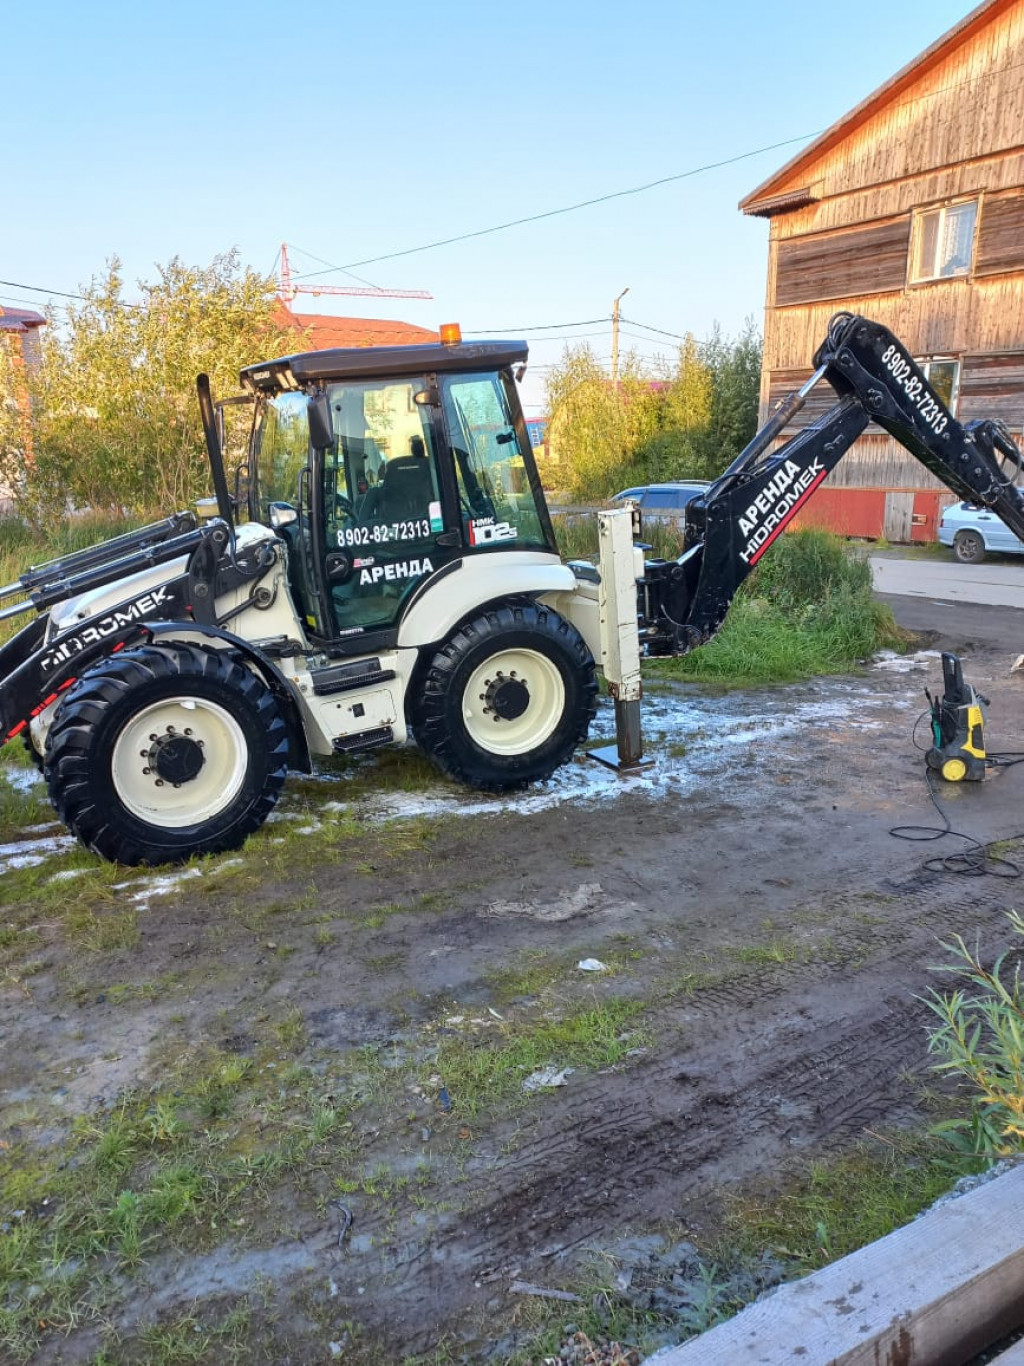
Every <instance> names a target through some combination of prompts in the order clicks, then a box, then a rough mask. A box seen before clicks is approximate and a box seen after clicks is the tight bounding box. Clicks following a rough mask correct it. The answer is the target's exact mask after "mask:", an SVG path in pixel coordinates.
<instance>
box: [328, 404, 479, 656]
mask: <svg viewBox="0 0 1024 1366" xmlns="http://www.w3.org/2000/svg"><path fill="white" fill-rule="evenodd" d="M327 395H328V401H329V403H330V408H331V418H332V424H333V429H334V444H333V447H330V448H328V449H327V450H326V451H325V452H324V453H323V463H322V467H321V471H320V477H319V478H318V479H317V481H316V482H317V485H318V489H317V492H318V494H319V495H320V507H319V509H317V522H318V527H319V530H320V537H319V538H318V539H319V541H320V547H321V548H320V555H321V557H322V572H323V579H324V583H325V598H326V601H327V607H328V611H329V613H330V617H331V634H332V635H334V636H336V637H340V638H344V639H346V640H348V639H351V640H352V644H353V647H354V648H358V645H359V640H358V637H360V636H362V635H364V634H366V633H377V632H382V631H383V632H390V631H393V630H397V626H398V621H399V619H400V617H401V615H402V612H403V610H404V606H405V604H406V602H407V601H408V600H409V598H410V597H411V595H412V594H413V593H414V592H415V590H416V588H417V586H418V585H419V584H420V583H422V582H423V580H424V579H425V578H426V577H428V576H429V575H430V574H432V573H434V572H436V570H437V569H438V568H440V567H441V565H443V564H445V563H447V562H448V560H450V559H451V558H452V557H453V556H454V555H456V554H457V553H458V549H459V545H458V542H459V538H458V525H457V520H456V518H455V516H454V510H453V503H454V499H453V498H452V497H451V495H450V494H446V492H445V487H444V480H443V478H442V471H441V466H440V459H439V452H440V447H441V441H440V437H439V432H438V429H437V426H436V423H435V420H434V417H433V416H432V409H431V406H430V404H429V401H425V400H426V399H428V389H427V384H426V381H425V380H424V378H423V377H409V378H406V379H397V380H396V379H390V380H387V381H366V380H362V381H349V382H344V383H341V382H339V383H334V384H328V386H327ZM417 398H418V399H419V401H417ZM446 508H447V509H448V511H447V514H446ZM446 532H448V533H449V534H448V535H446ZM451 533H454V534H451ZM378 644H379V642H377V641H375V642H374V647H375V648H376V647H377V646H378Z"/></svg>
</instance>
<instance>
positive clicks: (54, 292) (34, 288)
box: [0, 280, 145, 308]
mask: <svg viewBox="0 0 1024 1366" xmlns="http://www.w3.org/2000/svg"><path fill="white" fill-rule="evenodd" d="M0 285H6V286H8V288H10V289H27V290H29V291H30V292H31V293H33V294H45V295H47V296H48V297H50V298H53V297H58V298H61V299H81V300H82V302H83V303H87V304H91V303H95V302H96V300H95V299H94V298H93V299H90V298H88V297H87V296H86V295H84V294H71V293H69V292H68V290H66V289H44V288H43V286H42V285H23V284H22V283H21V282H20V281H19V280H0ZM23 302H24V303H31V302H32V300H30V299H25V300H23ZM112 302H113V303H114V305H115V307H117V308H145V304H130V303H128V302H127V301H126V300H124V299H114V300H113V301H112Z"/></svg>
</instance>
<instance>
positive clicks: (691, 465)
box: [635, 332, 712, 483]
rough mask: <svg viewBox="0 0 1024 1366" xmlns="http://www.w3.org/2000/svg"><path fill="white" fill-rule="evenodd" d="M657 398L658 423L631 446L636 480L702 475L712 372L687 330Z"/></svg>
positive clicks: (708, 420) (704, 472)
mask: <svg viewBox="0 0 1024 1366" xmlns="http://www.w3.org/2000/svg"><path fill="white" fill-rule="evenodd" d="M658 399H659V411H658V418H659V420H658V424H657V428H656V430H655V431H654V433H653V434H652V435H651V436H650V437H649V438H648V440H647V441H646V442H644V443H643V444H642V445H640V446H638V447H637V449H636V458H635V469H636V481H637V482H638V483H657V482H659V481H661V480H664V479H679V478H685V477H689V478H704V477H705V476H706V470H705V451H704V443H705V437H706V434H707V430H708V426H709V424H710V421H711V402H712V374H711V371H710V369H709V368H708V366H707V364H706V363H705V361H704V357H703V354H702V350H701V347H700V345H699V344H698V342H697V341H696V339H695V338H694V336H693V334H692V333H689V332H688V333H687V334H686V339H685V340H684V342H683V344H682V346H680V348H679V353H678V356H677V358H676V368H675V371H674V373H673V374H672V375H671V377H670V378H669V379H668V381H667V382H666V384H665V385H664V387H663V388H662V389H661V390H660V392H659V393H658Z"/></svg>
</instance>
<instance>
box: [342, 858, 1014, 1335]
mask: <svg viewBox="0 0 1024 1366" xmlns="http://www.w3.org/2000/svg"><path fill="white" fill-rule="evenodd" d="M968 886H969V896H966V897H965V895H964V887H963V885H962V882H961V880H959V879H955V878H950V877H949V876H944V875H941V874H932V873H923V874H915V875H913V876H912V877H909V878H906V879H903V880H901V881H898V882H892V881H882V882H880V883H878V884H877V885H875V886H874V887H871V888H869V889H867V890H865V889H858V890H847V891H844V892H842V893H839V894H837V895H836V896H835V897H834V898H831V899H830V900H829V904H828V907H827V911H826V910H824V909H823V907H822V904H821V902H820V900H819V901H816V902H810V903H806V904H804V905H801V906H798V907H796V908H794V910H793V913H792V916H791V920H792V923H793V924H794V925H795V926H796V927H798V928H801V927H802V928H803V929H805V930H806V928H807V926H808V925H810V926H811V927H812V928H813V931H814V935H815V936H817V937H818V938H820V939H821V940H822V941H823V944H822V946H821V947H822V952H821V953H820V955H816V954H815V953H814V948H815V938H814V936H812V937H811V938H809V939H808V940H807V947H808V954H807V956H806V957H804V958H803V959H801V960H799V961H794V962H789V963H780V964H774V965H772V966H771V969H770V970H769V971H763V970H760V971H758V970H753V971H751V970H750V969H749V968H746V969H745V970H742V971H737V972H736V974H735V975H733V976H728V977H727V978H726V979H725V980H722V981H719V982H709V983H708V985H706V986H702V987H700V989H698V990H695V991H694V992H693V993H692V994H690V995H687V994H686V992H685V990H682V991H679V992H678V993H677V994H676V995H675V996H673V995H672V993H671V989H670V988H666V995H667V997H668V999H665V998H664V997H662V998H661V999H659V1001H658V1017H659V1021H660V1022H661V1023H660V1026H659V1035H658V1039H657V1041H656V1044H655V1046H654V1049H653V1050H652V1052H651V1054H650V1055H649V1056H647V1057H640V1058H638V1059H635V1060H634V1061H633V1063H632V1065H631V1066H630V1067H629V1068H628V1069H627V1070H626V1071H624V1072H617V1073H613V1074H608V1073H604V1074H601V1073H597V1074H587V1075H574V1076H573V1077H572V1078H571V1079H570V1083H569V1085H568V1087H566V1088H565V1090H560V1091H558V1092H557V1093H556V1095H555V1096H552V1097H551V1099H550V1102H549V1103H548V1104H546V1105H544V1106H543V1107H542V1108H541V1109H539V1110H538V1112H536V1113H535V1114H533V1115H531V1117H530V1120H529V1128H528V1129H526V1130H524V1131H523V1132H522V1133H521V1135H520V1138H519V1140H518V1142H517V1144H516V1146H515V1147H514V1149H513V1150H512V1151H511V1152H507V1153H504V1154H501V1153H500V1152H499V1149H498V1146H497V1144H496V1143H493V1144H492V1145H491V1152H490V1155H489V1156H483V1155H482V1156H480V1157H479V1158H478V1159H477V1160H476V1161H474V1162H472V1163H470V1164H469V1166H468V1168H467V1181H466V1183H465V1186H464V1187H463V1193H462V1198H461V1205H462V1208H461V1210H460V1212H459V1213H458V1215H455V1216H452V1215H445V1216H443V1217H442V1218H441V1219H440V1220H439V1221H438V1222H437V1224H436V1225H435V1226H434V1228H433V1229H432V1230H431V1231H430V1232H424V1236H423V1237H420V1238H413V1239H410V1240H401V1239H393V1240H392V1242H391V1243H390V1246H389V1250H388V1251H387V1253H386V1255H384V1256H382V1258H381V1260H380V1263H379V1272H380V1274H382V1275H385V1276H386V1277H387V1279H388V1283H389V1285H390V1287H391V1290H392V1293H393V1295H394V1296H395V1299H394V1300H392V1302H391V1306H390V1309H389V1312H388V1313H387V1315H386V1317H384V1318H382V1319H381V1320H380V1322H378V1323H377V1324H375V1325H374V1326H375V1327H376V1328H377V1329H378V1330H379V1331H381V1332H385V1333H390V1334H394V1333H395V1332H396V1330H398V1331H399V1333H400V1339H399V1340H396V1342H395V1346H396V1349H397V1348H399V1347H400V1348H401V1350H403V1351H407V1352H409V1351H423V1350H427V1349H428V1348H429V1347H430V1346H431V1344H432V1342H433V1334H432V1330H431V1329H430V1328H429V1327H428V1325H429V1324H430V1323H431V1322H432V1321H433V1319H432V1315H433V1314H434V1312H435V1309H436V1305H437V1303H438V1297H439V1296H440V1297H441V1298H443V1300H444V1303H445V1305H446V1317H447V1320H448V1322H449V1324H451V1323H453V1322H455V1321H458V1320H460V1319H462V1320H463V1322H465V1320H466V1319H467V1318H472V1317H473V1315H474V1313H480V1312H482V1311H483V1310H484V1309H485V1307H486V1306H487V1304H488V1302H490V1304H491V1306H492V1307H493V1306H494V1305H495V1304H496V1303H497V1301H495V1299H494V1296H495V1294H496V1292H497V1293H499V1294H500V1293H501V1291H502V1289H503V1285H504V1283H507V1281H508V1280H509V1279H511V1278H514V1277H520V1276H521V1277H525V1278H526V1279H527V1280H531V1281H536V1282H538V1283H540V1284H555V1285H557V1284H559V1276H560V1275H564V1274H565V1272H564V1269H563V1268H564V1264H565V1261H566V1259H568V1258H571V1257H572V1256H573V1255H574V1251H575V1250H576V1249H579V1248H580V1247H581V1246H586V1247H590V1248H596V1247H600V1246H601V1245H602V1243H605V1242H609V1241H611V1240H613V1239H614V1238H615V1237H616V1236H618V1235H621V1234H622V1233H624V1232H627V1231H635V1230H636V1229H637V1228H638V1227H642V1226H644V1225H651V1224H657V1223H660V1222H663V1221H665V1220H670V1219H681V1220H683V1221H689V1222H695V1223H699V1222H700V1221H701V1217H702V1210H703V1209H704V1207H705V1206H706V1203H707V1201H708V1200H709V1199H710V1198H711V1197H712V1193H713V1191H714V1189H715V1187H716V1186H717V1185H718V1184H719V1183H721V1182H735V1181H738V1180H742V1179H743V1178H745V1177H751V1176H755V1175H759V1174H765V1173H766V1172H774V1171H778V1170H779V1169H780V1168H782V1167H784V1166H785V1164H786V1162H787V1160H790V1159H792V1158H793V1157H794V1155H796V1154H799V1153H800V1152H817V1151H820V1150H821V1149H823V1148H826V1147H827V1146H829V1145H832V1144H839V1143H843V1142H848V1141H851V1140H853V1139H855V1138H857V1137H858V1136H860V1135H861V1134H863V1132H864V1131H865V1129H868V1128H871V1127H880V1126H891V1125H898V1124H899V1123H901V1122H906V1121H909V1120H911V1119H913V1118H915V1117H917V1118H918V1119H919V1118H920V1116H919V1112H918V1110H917V1103H916V1098H915V1094H914V1092H915V1087H914V1084H913V1077H914V1076H921V1075H923V1074H925V1073H926V1072H927V1069H928V1067H929V1064H930V1059H929V1057H928V1054H927V1041H926V1035H925V1029H926V1026H927V1024H928V1022H929V1019H930V1012H929V1010H928V1008H927V1005H926V1004H925V1003H924V1001H922V1000H921V999H920V997H921V996H922V995H924V994H925V993H926V992H927V991H928V989H929V987H930V986H933V985H939V986H941V985H942V983H941V979H939V981H938V982H937V981H936V978H935V975H934V974H932V973H930V972H929V967H928V965H929V964H933V963H937V962H939V961H940V960H941V958H942V951H941V949H940V947H939V943H938V941H939V940H940V939H942V938H945V937H948V936H949V935H951V934H954V933H962V934H964V937H965V938H968V939H970V938H971V937H973V935H974V933H975V932H976V931H977V932H979V933H980V934H981V936H982V939H983V942H985V944H986V947H987V949H990V950H991V952H992V954H993V956H994V954H995V953H996V952H997V951H998V949H999V947H1001V941H1002V940H1003V939H1008V938H1009V936H1008V935H1005V934H1004V929H1005V926H1004V924H1003V916H1004V913H1005V911H1006V909H1007V908H1008V905H1009V904H1012V902H1011V899H1010V898H1008V897H1007V895H1006V893H1007V887H1006V885H1005V884H1004V883H1002V882H1001V881H999V880H997V879H994V878H978V879H972V880H971V881H970V882H969V884H968ZM965 903H967V904H965ZM826 917H827V918H826ZM374 1224H375V1221H374V1220H373V1219H372V1218H371V1219H369V1220H368V1221H367V1224H366V1226H365V1228H364V1232H368V1233H371V1234H372V1233H374V1232H375V1231H379V1230H375V1228H374ZM361 1274H367V1275H369V1274H372V1273H371V1272H370V1269H369V1267H367V1268H366V1270H365V1273H363V1272H361ZM397 1301H400V1303H401V1315H400V1319H401V1324H404V1331H402V1328H401V1325H400V1323H399V1321H398V1319H396V1314H395V1303H396V1302H397ZM501 1302H502V1303H503V1302H504V1301H503V1298H502V1300H501ZM352 1307H353V1308H355V1307H356V1305H355V1304H353V1306H352ZM359 1308H360V1309H361V1310H362V1312H363V1317H364V1319H365V1318H366V1311H367V1310H369V1311H371V1314H372V1312H373V1310H374V1306H373V1305H370V1304H366V1303H363V1304H362V1305H360V1306H359Z"/></svg>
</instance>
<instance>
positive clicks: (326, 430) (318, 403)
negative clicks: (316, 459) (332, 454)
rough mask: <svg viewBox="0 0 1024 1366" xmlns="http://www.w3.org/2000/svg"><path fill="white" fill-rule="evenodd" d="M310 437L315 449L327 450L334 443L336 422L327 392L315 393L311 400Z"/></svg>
mask: <svg viewBox="0 0 1024 1366" xmlns="http://www.w3.org/2000/svg"><path fill="white" fill-rule="evenodd" d="M307 414H308V417H309V439H310V442H311V444H312V446H313V449H314V450H315V451H326V450H329V449H330V447H331V446H333V445H334V423H333V422H332V420H331V405H330V403H329V401H328V398H327V395H326V394H315V395H314V396H313V397H312V398H311V399H310V400H309V408H308V409H307Z"/></svg>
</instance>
